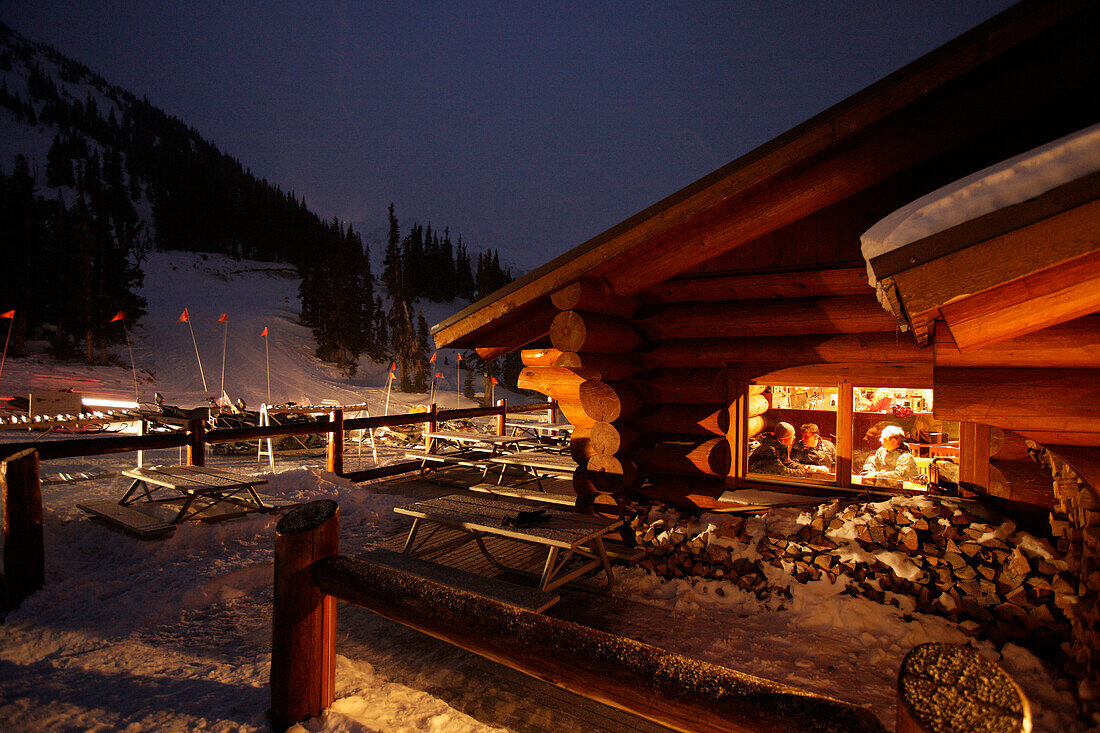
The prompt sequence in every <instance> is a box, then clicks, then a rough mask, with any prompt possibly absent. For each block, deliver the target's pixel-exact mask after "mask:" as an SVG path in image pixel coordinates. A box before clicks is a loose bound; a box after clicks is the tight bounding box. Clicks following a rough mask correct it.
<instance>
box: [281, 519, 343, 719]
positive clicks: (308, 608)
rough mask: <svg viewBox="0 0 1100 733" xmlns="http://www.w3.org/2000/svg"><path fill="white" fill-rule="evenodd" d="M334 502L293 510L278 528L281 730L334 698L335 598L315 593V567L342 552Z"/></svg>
mask: <svg viewBox="0 0 1100 733" xmlns="http://www.w3.org/2000/svg"><path fill="white" fill-rule="evenodd" d="M338 510H339V507H338V506H337V504H336V502H335V501H332V500H331V499H321V500H319V501H312V502H310V503H309V504H306V505H305V506H303V507H299V508H298V509H294V510H291V511H290V512H288V513H287V514H286V515H284V516H283V518H282V519H280V520H279V523H278V524H277V525H276V526H275V597H274V609H273V612H272V618H271V630H272V642H271V721H272V725H273V726H274V729H275V730H277V731H282V730H286V729H287V728H289V727H290V726H292V725H294V724H295V723H297V722H299V721H301V720H304V719H305V718H309V717H313V716H317V715H320V714H321V711H322V710H324V709H325V708H327V707H328V706H329V705H331V704H332V701H333V698H334V697H335V693H336V689H335V688H336V598H335V597H334V596H330V595H326V594H324V593H322V592H321V591H320V590H318V589H317V586H316V584H315V583H314V579H313V564H314V562H316V561H317V560H319V559H321V558H325V557H333V556H335V555H336V553H337V552H338V550H339V517H338Z"/></svg>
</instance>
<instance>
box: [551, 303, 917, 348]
mask: <svg viewBox="0 0 1100 733" xmlns="http://www.w3.org/2000/svg"><path fill="white" fill-rule="evenodd" d="M634 323H635V325H636V327H637V328H638V331H639V332H640V333H641V334H642V335H643V336H645V337H646V338H647V339H651V340H658V339H676V338H683V337H684V336H687V335H699V334H707V333H720V334H722V335H723V336H725V337H730V338H740V337H749V336H796V335H803V334H812V335H820V334H824V333H872V332H876V331H877V332H886V333H893V332H894V330H895V329H896V328H897V322H896V321H895V320H894V317H893V316H892V315H891V314H889V313H887V312H886V311H884V310H883V309H882V306H881V305H879V302H878V300H876V299H875V296H874V294H873V293H871V294H868V295H866V296H858V295H845V296H833V297H828V298H791V299H790V300H745V301H735V302H723V303H677V304H672V305H667V306H663V307H662V309H661V310H660V311H659V312H657V313H656V314H654V315H652V316H649V317H648V318H642V319H637V320H635V321H634ZM554 345H555V346H557V343H555V344H554Z"/></svg>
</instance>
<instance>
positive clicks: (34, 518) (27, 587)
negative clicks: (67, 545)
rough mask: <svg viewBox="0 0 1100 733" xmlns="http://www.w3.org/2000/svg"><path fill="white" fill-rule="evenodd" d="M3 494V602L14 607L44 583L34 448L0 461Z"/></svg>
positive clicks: (39, 498)
mask: <svg viewBox="0 0 1100 733" xmlns="http://www.w3.org/2000/svg"><path fill="white" fill-rule="evenodd" d="M0 484H2V489H3V494H4V585H5V588H6V592H5V597H4V598H2V599H0V600H3V601H4V605H5V607H6V608H15V607H16V606H18V605H19V604H20V603H22V602H23V599H24V598H26V597H27V596H29V595H30V594H31V593H33V592H35V591H36V590H38V589H39V588H41V587H42V586H43V585H45V583H46V553H45V549H44V542H43V538H42V485H41V483H40V482H39V478H38V451H36V450H34V449H33V448H32V449H29V450H24V451H20V452H19V453H16V454H15V455H12V456H9V457H8V458H6V459H4V461H3V462H2V463H0Z"/></svg>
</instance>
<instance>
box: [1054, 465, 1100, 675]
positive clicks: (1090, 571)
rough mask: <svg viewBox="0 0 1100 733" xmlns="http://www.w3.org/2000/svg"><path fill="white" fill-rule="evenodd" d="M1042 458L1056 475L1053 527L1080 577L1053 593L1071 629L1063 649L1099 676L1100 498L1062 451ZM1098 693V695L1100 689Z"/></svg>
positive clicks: (1072, 569) (1069, 565)
mask: <svg viewBox="0 0 1100 733" xmlns="http://www.w3.org/2000/svg"><path fill="white" fill-rule="evenodd" d="M1043 460H1044V463H1045V464H1046V465H1047V466H1048V467H1049V468H1050V471H1051V474H1052V475H1053V477H1054V497H1055V511H1053V512H1051V514H1050V527H1051V532H1052V534H1053V535H1054V537H1056V538H1057V540H1056V542H1057V548H1058V551H1059V554H1060V555H1063V556H1064V557H1065V559H1066V564H1067V570H1068V573H1069V575H1070V576H1071V577H1073V578H1074V579H1075V580H1076V583H1075V585H1074V587H1073V588H1072V589H1070V588H1061V591H1062V592H1061V593H1060V594H1058V593H1056V595H1055V598H1054V602H1055V604H1056V605H1058V607H1059V608H1060V609H1061V610H1062V612H1063V613H1064V614H1065V616H1066V618H1067V619H1068V620H1069V623H1070V629H1071V634H1070V638H1069V639H1068V640H1067V641H1065V642H1064V643H1063V645H1062V651H1063V653H1064V654H1065V656H1066V657H1067V658H1068V659H1072V660H1073V662H1074V663H1075V664H1077V665H1080V667H1081V668H1082V669H1083V670H1084V671H1086V672H1088V673H1089V674H1090V675H1091V677H1092V679H1096V678H1097V677H1098V676H1100V605H1098V603H1097V601H1098V600H1100V497H1098V496H1097V492H1096V490H1095V488H1094V487H1092V486H1090V485H1088V483H1086V482H1085V481H1084V480H1083V479H1082V478H1081V477H1080V476H1079V475H1078V474H1077V472H1076V471H1075V470H1074V469H1073V467H1072V466H1070V465H1069V464H1068V463H1066V462H1065V461H1064V460H1063V459H1062V458H1061V457H1059V456H1058V455H1056V454H1054V453H1051V452H1050V451H1044V453H1043ZM1096 693H1097V694H1098V696H1100V689H1098V690H1096Z"/></svg>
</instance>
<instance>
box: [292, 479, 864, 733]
mask: <svg viewBox="0 0 1100 733" xmlns="http://www.w3.org/2000/svg"><path fill="white" fill-rule="evenodd" d="M338 523H339V518H338V507H337V505H336V502H334V501H331V500H322V501H316V502H312V503H310V504H308V505H306V506H304V507H301V508H299V509H295V510H292V511H291V512H288V513H287V514H286V515H285V516H284V517H283V518H282V519H280V520H279V523H278V526H277V527H276V531H275V596H274V611H273V617H272V630H273V645H272V655H271V699H272V711H271V712H272V722H273V723H274V726H275V729H276V730H285V729H286V728H288V727H290V726H292V725H294V724H295V723H297V722H299V721H300V720H303V719H305V718H308V717H312V716H316V715H319V714H320V713H321V711H322V710H323V709H324V708H326V707H328V706H329V705H330V704H332V701H333V699H334V695H335V686H334V674H335V662H334V660H335V654H336V652H335V639H336V607H335V604H334V603H333V601H334V600H335V599H337V598H339V599H343V600H346V601H348V602H350V603H354V604H356V605H358V606H362V607H364V608H367V609H369V610H371V611H373V612H375V613H377V614H379V615H381V616H383V617H385V618H388V619H391V620H393V621H397V622H398V623H402V624H405V625H406V626H409V627H411V628H414V629H417V630H419V631H422V632H424V633H427V634H429V635H431V636H434V637H436V638H438V639H441V640H443V641H446V642H449V643H451V644H454V645H456V646H459V647H461V648H463V649H466V650H468V651H471V652H474V653H475V654H479V655H481V656H483V657H486V658H488V659H492V660H494V661H496V662H499V663H501V664H504V665H506V666H508V667H511V668H513V669H516V670H518V671H520V672H523V673H525V674H529V675H531V676H533V677H537V678H539V679H542V680H545V681H548V682H550V683H552V684H555V685H557V686H558V687H561V688H563V689H566V690H569V691H571V692H573V693H575V694H578V695H582V696H584V697H587V698H589V699H592V700H596V701H598V702H601V703H604V704H606V705H610V706H612V707H616V708H619V709H621V710H626V711H627V712H630V713H633V714H635V715H640V716H642V717H645V718H648V719H649V720H652V721H654V722H657V723H660V724H662V725H665V726H668V727H671V728H673V729H675V730H680V731H706V732H708V733H717V732H718V731H771V732H773V733H779V732H784V733H795V732H797V733H814V732H818V733H821V732H825V731H830V732H834V733H837V732H839V731H845V732H846V733H861V732H863V731H867V732H871V731H874V732H875V733H884V732H885V730H886V728H885V727H884V726H883V725H882V723H881V722H880V721H879V720H878V719H877V718H876V717H875V716H874V715H873V714H872V713H870V712H868V711H867V710H865V709H863V708H861V707H859V706H858V705H853V704H851V703H846V702H843V701H840V700H834V699H832V698H827V697H824V696H821V695H815V694H813V693H810V692H806V691H805V690H799V689H797V688H794V687H790V686H788V685H784V684H781V683H778V682H772V681H770V680H765V679H762V678H759V677H753V676H751V675H747V674H743V673H740V672H736V671H734V670H731V669H727V668H725V667H719V666H717V665H713V664H708V663H706V662H700V661H698V660H693V659H690V658H688V657H684V656H682V655H679V654H675V653H672V652H668V651H665V650H663V649H659V648H657V647H653V646H650V645H648V644H643V643H641V642H637V641H634V640H632V639H626V638H622V637H618V636H613V635H611V634H607V633H605V632H602V631H598V630H596V629H593V628H589V627H587V626H582V625H580V624H576V623H572V622H569V621H564V620H561V619H557V618H554V617H551V616H544V615H542V614H537V613H531V612H529V611H522V610H519V609H516V608H513V607H511V606H507V605H505V604H502V603H499V602H497V601H494V600H490V599H488V598H485V597H483V596H480V595H476V594H474V593H470V592H466V591H463V590H459V589H455V588H450V587H448V586H444V585H440V584H438V583H434V582H432V581H429V580H424V579H421V578H417V577H413V576H411V575H408V574H406V573H403V572H400V571H397V570H393V569H391V568H389V567H386V566H383V565H379V564H375V563H372V562H370V561H368V560H361V559H357V558H351V557H345V556H340V555H339V554H338V549H339V548H338V541H337V527H338Z"/></svg>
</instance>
